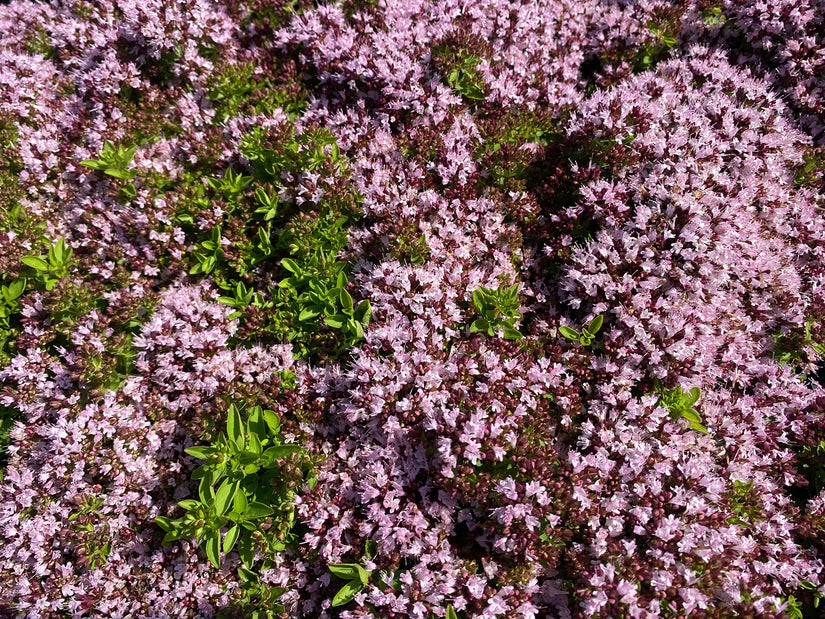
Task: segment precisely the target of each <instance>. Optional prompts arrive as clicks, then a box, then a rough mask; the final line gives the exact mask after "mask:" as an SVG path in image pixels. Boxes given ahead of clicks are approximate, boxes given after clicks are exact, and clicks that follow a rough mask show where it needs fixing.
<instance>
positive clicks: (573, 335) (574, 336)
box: [559, 314, 604, 346]
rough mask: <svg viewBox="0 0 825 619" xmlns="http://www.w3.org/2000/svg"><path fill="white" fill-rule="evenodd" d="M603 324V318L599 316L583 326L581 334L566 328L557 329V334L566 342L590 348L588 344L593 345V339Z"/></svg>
mask: <svg viewBox="0 0 825 619" xmlns="http://www.w3.org/2000/svg"><path fill="white" fill-rule="evenodd" d="M603 322H604V318H603V317H602V315H601V314H600V315H598V316H596V317H595V318H593V320H591V321H590V322H589V323H588V324H586V325H584V326H583V327H582V330H581V333H579V332H578V331H576V330H575V329H573V328H571V327H567V326H561V327H559V333H561V335H562V336H563V337H565V338H567V339H568V340H572V341H574V342H576V341H577V342H579V344H581V345H582V346H590V344H592V343H593V339H594V338H595V337H596V334H597V333H598V332H599V329H601V328H602V323H603Z"/></svg>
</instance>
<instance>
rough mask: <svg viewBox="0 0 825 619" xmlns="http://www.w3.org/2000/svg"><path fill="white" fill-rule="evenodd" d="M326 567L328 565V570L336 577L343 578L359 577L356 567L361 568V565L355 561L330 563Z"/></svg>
mask: <svg viewBox="0 0 825 619" xmlns="http://www.w3.org/2000/svg"><path fill="white" fill-rule="evenodd" d="M327 567H329V571H330V572H332V573H333V574H335V575H336V576H337V577H338V578H343V579H344V580H356V579H357V580H360V579H361V578H360V576H359V574H358V568H361V566H360V565H358V564H357V563H332V564H330V565H329V566H327ZM361 569H363V568H361Z"/></svg>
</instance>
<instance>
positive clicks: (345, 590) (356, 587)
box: [332, 580, 364, 606]
mask: <svg viewBox="0 0 825 619" xmlns="http://www.w3.org/2000/svg"><path fill="white" fill-rule="evenodd" d="M363 588H364V585H363V583H360V582H358V581H356V580H351V581H349V582H348V583H347V584H345V585H344V586H343V587H341V589H340V590H339V591H338V593H336V594H335V597H334V598H332V605H333V606H343V605H344V604H347V603H348V602H351V601H352V600H353V598H354V597H355V595H356V594H357V593H358V592H359V591H361V589H363Z"/></svg>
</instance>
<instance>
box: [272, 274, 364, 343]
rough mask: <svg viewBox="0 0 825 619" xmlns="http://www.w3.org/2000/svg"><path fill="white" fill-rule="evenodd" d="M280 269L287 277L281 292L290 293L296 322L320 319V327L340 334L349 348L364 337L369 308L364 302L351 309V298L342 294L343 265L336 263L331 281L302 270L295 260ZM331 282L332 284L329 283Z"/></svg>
mask: <svg viewBox="0 0 825 619" xmlns="http://www.w3.org/2000/svg"><path fill="white" fill-rule="evenodd" d="M281 265H282V266H283V267H284V269H286V270H287V271H289V272H290V273H291V276H290V277H288V278H286V279H284V280H282V281H281V282H280V284H279V286H280V287H281V288H284V289H286V290H289V291H292V293H293V294H294V295H295V297H296V300H297V303H298V320H299V322H307V321H312V320H314V319H316V318H317V317H318V316H323V318H324V323H326V325H327V326H329V327H332V328H333V329H338V330H340V331H341V332H342V333H343V334H344V335H345V336H347V340H348V342H349V343H350V344H352V343H355V342H356V341H358V340H360V339H362V338H363V337H364V327H366V326H367V325H368V324H369V322H370V318H371V317H372V308H371V306H370V302H369V300H367V299H364V300H363V301H361V302H360V303H359V304H358V306H355V305H354V301H353V300H352V296H351V295H350V293H349V292H348V291H347V290H346V286H347V283H348V282H347V276H346V274H345V273H344V271H343V268H344V267H345V266H346V265H345V263H343V262H339V263H336V266H335V268H334V270H333V272H332V274H331V277H330V276H328V277H324V276H323V275H322V274H320V273H318V272H317V271H315V270H312V269H305V268H302V267H301V266H300V265H299V264H298V263H297V262H296V261H295V260H293V259H291V258H284V259H283V260H282V261H281ZM331 279H334V282H333V281H330V280H331Z"/></svg>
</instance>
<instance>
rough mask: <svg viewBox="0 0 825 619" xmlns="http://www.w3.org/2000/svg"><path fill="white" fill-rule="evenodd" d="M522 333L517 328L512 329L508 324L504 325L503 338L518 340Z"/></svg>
mask: <svg viewBox="0 0 825 619" xmlns="http://www.w3.org/2000/svg"><path fill="white" fill-rule="evenodd" d="M521 337H522V335H521V332H520V331H518V330H517V329H514V328H513V327H511V326H510V325H505V326H504V339H505V340H518V339H521Z"/></svg>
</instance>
